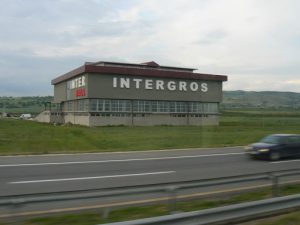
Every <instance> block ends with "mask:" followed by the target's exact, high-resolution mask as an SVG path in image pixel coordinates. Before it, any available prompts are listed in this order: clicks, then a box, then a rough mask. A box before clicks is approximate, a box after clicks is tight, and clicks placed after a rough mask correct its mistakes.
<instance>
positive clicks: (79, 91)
mask: <svg viewBox="0 0 300 225" xmlns="http://www.w3.org/2000/svg"><path fill="white" fill-rule="evenodd" d="M75 96H76V97H83V96H85V89H84V88H80V89H77V90H76V92H75Z"/></svg>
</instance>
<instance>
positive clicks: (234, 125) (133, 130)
mask: <svg viewBox="0 0 300 225" xmlns="http://www.w3.org/2000/svg"><path fill="white" fill-rule="evenodd" d="M299 125H300V113H284V112H278V113H275V112H247V113H245V112H234V113H225V114H224V115H222V116H221V121H220V126H211V127H196V126H180V127H178V126H154V127H125V126H120V127H109V126H107V127H93V128H88V127H83V126H66V125H57V126H54V125H52V124H41V123H36V122H33V121H22V120H14V119H0V154H1V155H7V154H29V153H30V154H43V153H65V152H107V151H129V150H153V149H172V148H198V147H222V146H239V145H246V144H248V143H251V142H255V141H257V140H258V139H260V138H261V137H263V136H264V135H267V134H270V133H299V132H300V130H299Z"/></svg>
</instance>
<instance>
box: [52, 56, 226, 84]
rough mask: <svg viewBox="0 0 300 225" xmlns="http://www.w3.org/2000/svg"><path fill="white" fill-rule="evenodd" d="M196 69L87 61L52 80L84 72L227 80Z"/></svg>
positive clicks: (54, 81)
mask: <svg viewBox="0 0 300 225" xmlns="http://www.w3.org/2000/svg"><path fill="white" fill-rule="evenodd" d="M194 70H196V69H193V68H181V67H169V66H160V65H159V64H157V63H156V62H154V61H150V62H145V63H140V64H133V63H118V62H106V61H99V62H86V63H85V64H84V65H83V66H80V67H78V68H76V69H74V70H72V71H70V72H68V73H66V74H63V75H61V76H59V77H57V78H55V79H53V80H52V81H51V84H52V85H55V84H58V83H61V82H63V81H66V80H69V79H71V78H73V77H76V76H78V75H81V74H84V73H98V74H110V75H128V76H130V75H131V76H145V77H159V78H181V79H192V80H212V81H227V76H226V75H214V74H203V73H194V72H193V71H194Z"/></svg>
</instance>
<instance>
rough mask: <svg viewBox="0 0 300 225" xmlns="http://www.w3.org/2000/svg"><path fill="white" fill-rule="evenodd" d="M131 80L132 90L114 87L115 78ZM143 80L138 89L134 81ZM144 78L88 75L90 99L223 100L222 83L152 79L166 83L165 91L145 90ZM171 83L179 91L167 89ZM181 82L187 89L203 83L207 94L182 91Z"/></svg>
mask: <svg viewBox="0 0 300 225" xmlns="http://www.w3.org/2000/svg"><path fill="white" fill-rule="evenodd" d="M114 77H116V78H118V79H119V78H130V88H120V85H119V83H118V87H116V88H114V87H113V78H114ZM135 78H136V79H142V80H143V81H142V82H141V83H140V88H139V89H137V88H136V85H135V83H134V82H133V81H132V79H135ZM145 80H147V78H146V79H145V78H144V77H142V78H141V77H137V76H136V77H134V76H127V77H126V76H116V75H102V74H101V75H100V74H88V97H89V98H116V99H145V100H170V101H203V102H220V101H221V100H222V82H220V81H201V80H200V81H199V80H197V81H195V80H182V79H157V78H152V77H151V78H150V77H149V79H148V80H152V81H153V83H154V84H153V85H152V86H155V82H156V81H157V80H162V81H163V82H164V84H165V85H164V88H165V90H155V87H154V88H153V89H152V90H147V89H145V88H144V83H145ZM118 81H119V80H118ZM169 81H175V82H176V86H177V90H174V91H171V90H166V89H167V83H168V82H169ZM179 82H186V83H187V87H189V86H190V84H191V83H192V82H196V83H197V84H198V85H199V89H200V86H201V83H207V88H208V91H207V92H203V91H200V90H198V91H191V90H189V88H187V91H180V90H178V89H179Z"/></svg>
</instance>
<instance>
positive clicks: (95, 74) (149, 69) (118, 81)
mask: <svg viewBox="0 0 300 225" xmlns="http://www.w3.org/2000/svg"><path fill="white" fill-rule="evenodd" d="M194 70H195V69H192V68H179V67H169V66H160V65H158V64H157V63H155V62H153V61H152V62H147V63H141V64H131V63H116V62H104V61H100V62H95V63H90V62H88V63H85V64H84V65H83V66H81V67H79V68H77V69H75V70H72V71H70V72H68V73H66V74H64V75H62V76H59V77H57V78H55V79H54V80H52V85H54V102H53V103H55V104H56V107H53V105H54V104H53V103H52V104H51V105H52V107H51V108H50V109H49V111H46V112H44V114H43V115H41V116H40V120H49V121H47V122H57V123H72V124H80V125H86V126H104V125H136V126H152V125H218V123H219V103H220V102H221V100H222V96H223V94H222V83H223V82H224V81H227V76H224V75H213V74H202V73H195V72H194ZM47 115H48V116H49V119H45V117H43V116H47Z"/></svg>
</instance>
